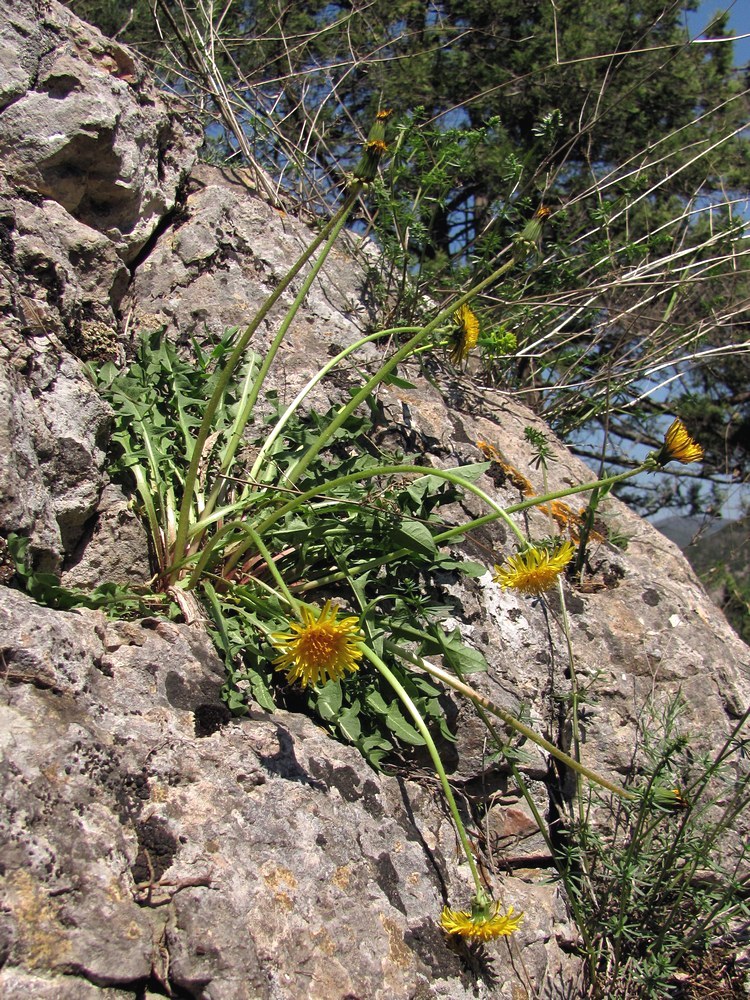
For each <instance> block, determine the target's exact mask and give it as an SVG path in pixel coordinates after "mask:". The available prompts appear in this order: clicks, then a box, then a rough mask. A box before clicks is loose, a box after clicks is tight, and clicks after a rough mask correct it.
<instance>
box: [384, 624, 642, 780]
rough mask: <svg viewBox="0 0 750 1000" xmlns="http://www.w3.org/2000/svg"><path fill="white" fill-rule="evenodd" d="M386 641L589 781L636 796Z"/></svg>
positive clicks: (455, 680) (469, 689) (466, 687)
mask: <svg viewBox="0 0 750 1000" xmlns="http://www.w3.org/2000/svg"><path fill="white" fill-rule="evenodd" d="M385 645H386V648H387V649H388V650H390V652H392V653H394V654H395V655H397V656H399V657H401V658H402V659H404V660H407V662H409V663H412V664H413V665H414V666H416V667H421V669H422V670H424V671H425V672H426V673H428V674H430V676H432V677H434V678H435V679H436V680H439V681H442V682H443V684H447V685H448V686H449V687H451V688H453V690H454V691H457V692H458V693H459V694H462V695H463V696H464V697H465V698H468V699H469V701H471V702H472V703H473V704H474V705H476V706H481V707H482V708H484V709H485V710H486V711H487V712H490V713H491V714H492V715H496V716H497V717H498V719H500V720H501V722H504V723H505V725H506V726H510V728H511V729H514V730H515V731H516V732H517V733H520V734H521V735H522V736H525V737H526V739H528V740H531V742H532V743H535V744H536V745H537V746H538V747H540V748H541V749H542V750H545V751H546V752H547V753H549V754H551V755H552V756H553V757H554V758H555V759H556V760H559V761H560V763H562V764H565V765H566V766H567V767H569V768H571V769H572V770H573V771H576V772H577V773H579V774H582V775H583V776H584V777H585V778H588V779H589V781H593V782H594V783H595V784H597V785H601V787H602V788H606V789H607V790H608V791H610V792H612V793H614V794H615V795H618V796H619V797H620V798H621V799H636V798H637V796H636V795H634V794H633V793H632V792H628V791H626V790H625V789H624V788H621V787H620V786H619V785H615V784H614V783H613V782H611V781H608V780H607V778H604V777H602V775H600V774H597V773H596V771H592V770H591V769H590V768H588V767H585V766H584V765H583V764H581V763H580V761H577V760H573V758H572V757H571V756H569V755H568V754H566V753H565V752H564V751H563V750H560V749H559V748H558V747H556V746H555V745H554V743H550V741H549V740H546V739H545V738H544V737H543V736H540V735H539V734H538V733H536V732H534V730H533V729H530V728H529V727H528V726H526V725H524V723H523V722H521V721H520V719H517V718H516V717H515V716H514V715H511V714H510V713H509V712H506V711H505V710H504V709H502V708H500V706H499V705H496V704H495V703H494V702H492V701H490V700H489V698H485V696H484V695H482V694H480V693H479V692H478V691H475V690H474V688H472V687H469V685H468V684H466V683H464V682H463V681H461V680H459V679H458V678H457V677H455V676H454V675H453V674H449V673H448V671H447V670H443V668H442V667H438V666H436V665H435V664H434V663H430V662H429V661H428V660H425V659H423V658H422V657H421V656H416V655H415V654H413V653H409V652H408V651H407V650H405V649H403V648H402V647H401V646H399V645H398V643H395V642H391V641H388V640H386V644H385Z"/></svg>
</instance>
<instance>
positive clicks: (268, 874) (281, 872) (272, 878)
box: [263, 865, 297, 889]
mask: <svg viewBox="0 0 750 1000" xmlns="http://www.w3.org/2000/svg"><path fill="white" fill-rule="evenodd" d="M263 878H264V879H265V881H266V884H267V885H268V886H269V887H270V888H271V889H281V888H286V889H296V888H297V879H296V878H295V877H294V873H293V872H290V871H289V869H288V868H283V867H281V866H280V865H279V866H274V867H273V868H269V869H268V871H265V872H263Z"/></svg>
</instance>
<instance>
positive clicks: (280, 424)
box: [248, 326, 421, 480]
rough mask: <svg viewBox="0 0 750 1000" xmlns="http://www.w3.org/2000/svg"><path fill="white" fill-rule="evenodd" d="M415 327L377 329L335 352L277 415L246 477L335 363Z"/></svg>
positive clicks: (255, 471) (252, 473) (254, 476)
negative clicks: (374, 342)
mask: <svg viewBox="0 0 750 1000" xmlns="http://www.w3.org/2000/svg"><path fill="white" fill-rule="evenodd" d="M417 329H421V327H413V326H400V327H394V328H392V329H390V330H379V331H378V332H377V333H371V334H370V335H369V337H362V339H361V340H358V341H357V342H356V344H352V345H351V346H350V347H346V348H345V349H344V350H343V351H341V352H340V353H339V354H337V355H336V357H335V358H332V359H331V360H330V361H329V362H328V363H327V364H325V365H323V367H322V368H321V369H320V370H319V371H318V372H317V373H316V374H315V375H314V376H313V378H311V379H310V381H309V382H308V383H307V385H305V386H303V387H302V389H300V391H299V392H298V393H297V395H296V396H295V397H294V399H293V400H292V401H291V403H290V404H289V406H287V408H286V409H285V410H284V412H283V413H282V414H281V416H280V417H279V419H278V420H277V421H276V424H275V426H274V428H273V430H272V431H271V433H270V434H269V435H268V437H267V438H266V440H265V441H264V443H263V446H262V448H261V449H260V451H259V452H258V454H257V456H256V458H255V462H254V463H253V467H252V469H251V470H250V472H249V473H248V478H249V479H250V480H255V479H257V476H258V473H259V471H260V468H261V466H262V465H263V461H264V459H265V457H266V455H267V454H268V452H269V451H270V449H271V448H272V446H273V443H274V441H276V439H277V438H278V437H279V435H280V434H281V432H282V431H283V429H284V427H285V426H286V424H287V422H288V420H289V418H290V417H291V416H292V414H293V413H294V412H295V410H296V409H297V408H298V407H299V405H300V403H302V401H303V400H304V399H305V398H306V397H307V396H308V395H309V393H310V392H311V391H312V390H313V389H314V388H315V386H316V385H317V384H318V383H319V382H321V381H322V380H323V379H324V378H325V376H326V375H327V374H328V373H329V372H330V371H331V370H332V369H333V368H335V367H336V365H338V364H339V363H340V362H341V361H343V360H344V358H346V357H348V356H349V355H350V354H352V353H353V352H354V351H356V350H358V349H359V348H360V347H364V345H365V344H370V343H372V341H374V340H380V339H381V338H383V337H390V336H392V335H393V334H398V333H414V332H415V331H416V330H417Z"/></svg>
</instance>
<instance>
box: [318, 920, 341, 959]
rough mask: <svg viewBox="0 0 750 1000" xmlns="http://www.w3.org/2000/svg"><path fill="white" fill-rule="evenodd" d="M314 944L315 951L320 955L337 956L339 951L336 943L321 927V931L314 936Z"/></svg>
mask: <svg viewBox="0 0 750 1000" xmlns="http://www.w3.org/2000/svg"><path fill="white" fill-rule="evenodd" d="M312 943H313V945H314V946H315V951H316V952H317V953H318V954H320V955H329V956H330V955H335V954H336V951H337V950H338V949H337V947H336V942H335V941H334V939H333V938H332V937H331V935H330V934H329V933H328V931H327V930H326V929H325V927H321V929H320V930H319V931H316V932H315V933H314V934H313V936H312Z"/></svg>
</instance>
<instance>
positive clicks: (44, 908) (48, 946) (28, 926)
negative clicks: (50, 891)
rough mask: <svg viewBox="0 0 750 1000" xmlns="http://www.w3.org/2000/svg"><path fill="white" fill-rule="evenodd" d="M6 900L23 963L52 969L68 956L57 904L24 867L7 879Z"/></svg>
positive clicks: (63, 962) (66, 936) (29, 966)
mask: <svg viewBox="0 0 750 1000" xmlns="http://www.w3.org/2000/svg"><path fill="white" fill-rule="evenodd" d="M7 886H8V904H9V906H10V909H11V912H12V914H13V916H14V918H15V921H16V928H17V936H18V937H17V941H18V946H19V950H20V952H21V959H22V962H23V964H24V965H25V966H26V967H27V968H29V969H40V968H45V969H54V968H56V967H58V966H60V965H64V964H65V963H66V961H67V960H68V958H69V952H70V942H69V941H68V935H67V932H66V930H65V928H64V927H63V926H62V924H61V923H60V921H59V919H58V915H57V913H58V911H57V907H56V905H55V904H54V902H52V901H51V900H50V898H49V896H48V895H47V893H46V891H45V889H44V887H43V886H41V885H40V884H39V883H38V882H37V881H36V880H35V879H34V877H33V875H32V874H31V873H30V872H28V871H17V872H13V873H12V874H11V875H10V876H9V878H8V881H7Z"/></svg>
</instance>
